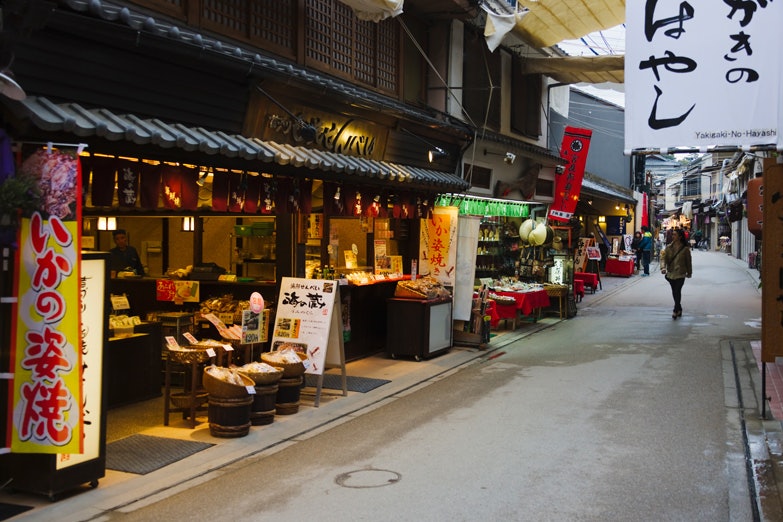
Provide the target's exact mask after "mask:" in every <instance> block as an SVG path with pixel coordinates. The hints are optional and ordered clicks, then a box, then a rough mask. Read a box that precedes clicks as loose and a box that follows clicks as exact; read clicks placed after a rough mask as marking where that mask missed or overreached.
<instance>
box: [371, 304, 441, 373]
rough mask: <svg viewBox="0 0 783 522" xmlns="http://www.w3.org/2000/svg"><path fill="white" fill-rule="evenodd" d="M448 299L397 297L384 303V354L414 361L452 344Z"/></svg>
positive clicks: (435, 353)
mask: <svg viewBox="0 0 783 522" xmlns="http://www.w3.org/2000/svg"><path fill="white" fill-rule="evenodd" d="M451 307H452V302H451V298H450V297H449V298H444V299H426V300H425V299H399V298H392V299H389V300H388V301H387V305H386V313H387V315H386V353H388V354H389V355H390V356H391V357H392V358H395V357H397V356H398V355H407V356H413V357H414V358H415V359H416V360H417V361H418V360H421V359H424V358H427V357H432V356H435V355H439V354H441V353H444V352H446V351H448V350H449V349H450V348H451V346H452V343H453V338H452V335H453V324H452V310H451Z"/></svg>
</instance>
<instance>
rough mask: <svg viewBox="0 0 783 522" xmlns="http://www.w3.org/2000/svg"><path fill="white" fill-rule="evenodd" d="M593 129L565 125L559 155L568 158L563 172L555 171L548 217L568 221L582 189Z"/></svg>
mask: <svg viewBox="0 0 783 522" xmlns="http://www.w3.org/2000/svg"><path fill="white" fill-rule="evenodd" d="M592 135H593V131H591V130H589V129H579V128H576V127H566V128H565V133H564V134H563V143H562V145H561V146H560V157H562V158H564V159H566V160H568V163H567V164H566V166H565V168H564V169H563V172H557V171H555V196H554V199H553V201H552V204H551V205H550V206H549V215H548V216H547V217H548V218H549V219H554V220H555V221H568V220H570V219H571V216H573V215H574V210H576V203H577V202H578V201H579V193H580V192H581V191H582V179H583V178H584V174H585V164H586V163H587V151H588V150H589V149H590V138H591V137H592Z"/></svg>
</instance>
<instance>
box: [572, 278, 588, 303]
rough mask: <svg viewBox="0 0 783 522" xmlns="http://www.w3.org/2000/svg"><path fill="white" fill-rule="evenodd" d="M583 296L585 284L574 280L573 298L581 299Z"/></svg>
mask: <svg viewBox="0 0 783 522" xmlns="http://www.w3.org/2000/svg"><path fill="white" fill-rule="evenodd" d="M584 296H585V282H584V281H582V280H580V279H574V298H578V299H582V298H583V297H584Z"/></svg>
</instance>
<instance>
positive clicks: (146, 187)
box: [139, 163, 161, 210]
mask: <svg viewBox="0 0 783 522" xmlns="http://www.w3.org/2000/svg"><path fill="white" fill-rule="evenodd" d="M140 167H141V170H140V176H139V179H140V181H141V193H140V197H139V206H141V208H143V209H145V210H155V209H157V208H158V199H159V198H160V175H161V172H160V166H159V165H150V164H148V163H142V164H141V165H140Z"/></svg>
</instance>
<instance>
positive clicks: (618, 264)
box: [604, 257, 635, 277]
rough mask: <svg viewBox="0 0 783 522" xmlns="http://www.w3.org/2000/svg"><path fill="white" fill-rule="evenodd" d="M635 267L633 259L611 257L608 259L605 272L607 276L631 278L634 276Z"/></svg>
mask: <svg viewBox="0 0 783 522" xmlns="http://www.w3.org/2000/svg"><path fill="white" fill-rule="evenodd" d="M634 266H635V262H634V258H633V257H627V258H625V257H623V258H617V257H609V258H607V259H606V267H605V268H604V271H605V272H606V275H616V276H621V277H630V276H631V275H633V269H634Z"/></svg>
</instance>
